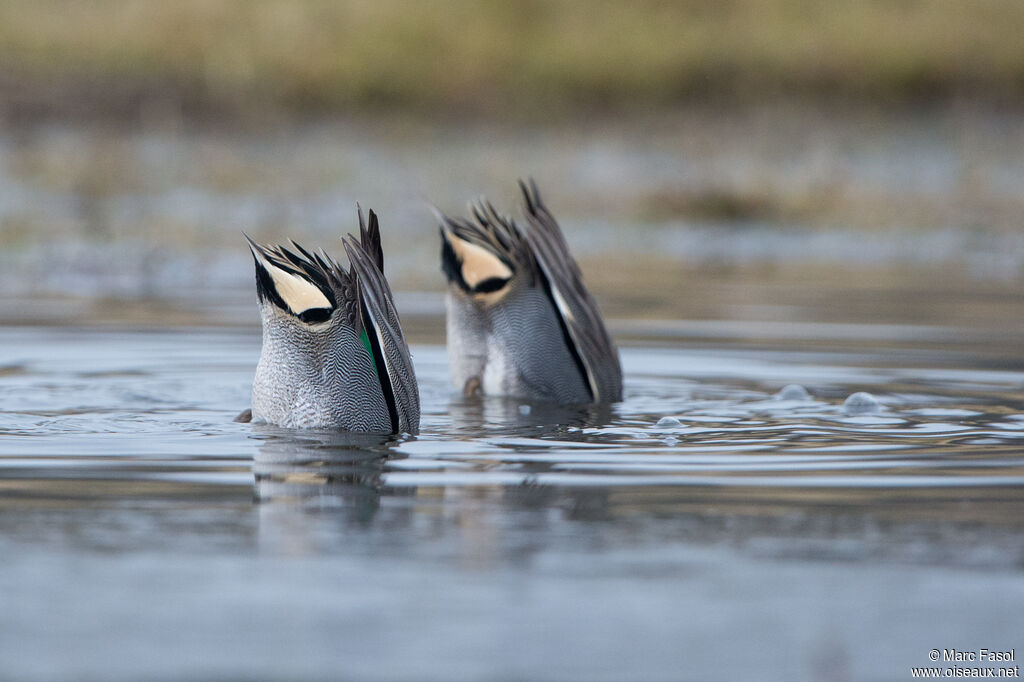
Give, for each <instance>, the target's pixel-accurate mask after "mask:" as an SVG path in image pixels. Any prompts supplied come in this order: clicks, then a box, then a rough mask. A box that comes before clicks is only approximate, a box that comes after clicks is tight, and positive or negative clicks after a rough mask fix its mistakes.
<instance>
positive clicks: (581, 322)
mask: <svg viewBox="0 0 1024 682" xmlns="http://www.w3.org/2000/svg"><path fill="white" fill-rule="evenodd" d="M519 187H520V189H521V190H522V194H523V201H524V206H523V219H524V222H523V224H518V223H516V222H515V221H514V220H513V219H511V218H509V217H505V216H501V215H499V214H498V213H497V211H495V209H494V207H493V206H492V205H491V204H490V203H489V202H487V201H486V200H483V199H481V200H480V201H478V202H476V203H474V204H471V205H470V212H471V214H472V219H464V218H450V217H448V216H446V215H444V214H442V213H440V212H438V213H437V217H438V221H439V223H440V230H441V270H442V271H443V272H444V274H445V277H446V278H447V280H448V293H447V296H446V309H447V337H448V358H449V368H450V372H451V378H452V382H453V383H454V384H455V387H456V388H458V389H460V390H462V392H463V393H464V394H466V395H471V394H474V393H482V394H484V395H504V396H513V397H520V398H528V399H532V400H540V401H547V402H555V403H561V404H588V403H612V402H617V401H620V400H622V367H621V365H620V362H619V354H618V350H617V349H616V348H615V345H614V344H613V343H612V340H611V336H610V335H609V334H608V330H607V329H606V328H605V325H604V321H603V320H602V319H601V313H600V311H599V310H598V308H597V304H596V302H595V301H594V299H593V297H592V296H591V295H590V292H589V291H588V290H587V288H586V286H585V285H584V283H583V275H582V274H581V272H580V269H579V266H578V265H577V264H576V261H575V260H574V259H573V257H572V255H571V254H570V253H569V246H568V244H567V243H566V241H565V237H564V236H563V235H562V230H561V228H560V227H559V226H558V222H557V221H556V220H555V218H554V216H553V215H552V214H551V212H550V211H549V210H548V208H547V206H545V204H544V202H543V200H542V199H541V196H540V192H539V191H538V189H537V185H536V183H534V182H533V181H532V180H531V181H530V182H529V184H527V183H525V182H523V181H520V182H519Z"/></svg>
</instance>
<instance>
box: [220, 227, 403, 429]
mask: <svg viewBox="0 0 1024 682" xmlns="http://www.w3.org/2000/svg"><path fill="white" fill-rule="evenodd" d="M358 213H359V239H358V240H357V239H356V238H355V237H353V236H352V235H349V236H347V237H345V238H344V241H343V244H344V247H345V251H346V253H347V254H348V261H349V268H348V269H345V268H344V267H342V266H341V265H340V264H339V263H338V262H337V261H335V260H334V259H333V258H331V257H330V256H329V255H327V253H326V252H324V251H323V250H321V251H320V252H318V253H311V252H309V251H307V250H306V249H304V248H302V247H301V246H299V245H298V244H296V243H295V242H292V243H291V248H286V247H284V246H269V245H267V246H265V245H261V244H257V243H256V242H254V241H253V240H252V239H249V237H248V236H246V239H248V240H249V247H250V249H251V251H252V255H253V259H254V261H255V266H256V293H257V297H258V299H259V307H260V317H261V319H262V324H263V347H262V350H261V351H260V359H259V364H258V365H257V367H256V377H255V379H254V381H253V387H252V411H251V419H252V420H253V421H263V422H267V423H270V424H275V425H277V426H284V427H292V428H320V429H338V430H345V431H356V432H375V433H403V432H404V433H416V432H417V430H418V429H419V421H420V405H419V389H418V387H417V384H416V375H415V373H414V371H413V366H412V359H411V358H410V355H409V347H408V345H407V343H406V341H405V336H404V335H403V333H402V327H401V325H400V324H399V320H398V313H397V312H396V310H395V305H394V300H393V297H392V294H391V288H390V286H389V285H388V282H387V279H385V277H384V254H383V251H382V249H381V242H380V226H379V223H378V220H377V215H376V214H375V213H374V212H373V211H370V212H369V221H368V224H367V221H365V220H364V218H363V212H362V210H361V209H360V210H359V211H358ZM239 419H240V420H242V421H245V413H243V415H242V416H240V418H239Z"/></svg>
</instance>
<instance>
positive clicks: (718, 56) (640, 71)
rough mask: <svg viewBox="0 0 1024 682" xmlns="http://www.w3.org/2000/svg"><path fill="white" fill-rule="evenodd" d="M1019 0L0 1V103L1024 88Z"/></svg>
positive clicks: (130, 108) (73, 116) (496, 102)
mask: <svg viewBox="0 0 1024 682" xmlns="http://www.w3.org/2000/svg"><path fill="white" fill-rule="evenodd" d="M1022 25H1024V5H1022V4H1021V3H1019V2H1014V1H1013V0H977V1H975V2H952V1H947V0H943V1H939V2H889V1H885V0H865V1H864V2H857V3H841V4H836V3H829V2H822V1H807V0H804V1H798V2H794V1H792V0H723V1H720V2H707V1H705V0H685V1H682V2H673V3H665V2H657V1H656V0H638V1H637V2H633V3H628V4H623V3H615V2H574V1H572V0H563V1H561V2H540V3H538V2H530V1H526V0H519V1H512V2H507V3H477V2H472V1H471V0H456V1H454V2H447V3H428V4H416V3H414V4H409V3H405V2H401V1H400V0H376V1H375V2H366V1H358V0H357V1H350V2H338V3H327V2H315V1H305V2H283V1H274V0H267V1H264V2H244V1H243V0H215V1H206V0H182V1H181V2H176V3H160V2H151V1H146V0H137V1H134V2H124V3H79V2H72V1H71V0H46V1H43V2H35V3H22V2H12V1H9V0H8V1H4V2H0V121H4V122H6V123H7V124H8V125H18V124H24V123H32V122H37V121H39V120H51V121H52V120H65V121H66V120H76V121H83V120H94V121H104V120H106V121H113V122H117V123H119V124H125V123H131V122H133V121H141V122H146V121H151V120H156V121H160V120H174V119H180V120H184V121H191V122H196V121H198V122H219V123H221V124H228V125H241V124H246V123H256V124H258V125H259V124H261V125H266V124H271V125H273V124H280V123H281V122H283V121H289V120H309V119H317V118H322V117H332V116H353V115H361V114H362V115H368V116H374V115H376V114H378V113H381V112H389V113H393V112H395V111H402V112H406V113H407V114H410V115H413V116H420V117H424V118H431V117H442V118H446V119H448V120H465V119H474V118H485V119H495V120H501V121H516V120H519V121H530V122H547V121H552V120H573V119H581V118H588V117H591V116H598V117H601V116H613V117H617V116H634V115H637V114H642V113H644V112H650V111H655V110H665V109H669V110H671V109H674V108H678V107H680V106H684V107H686V106H700V107H707V108H709V109H718V110H730V109H734V108H740V109H742V108H745V107H751V106H754V107H756V106H759V105H762V104H765V103H769V104H770V103H772V102H780V101H795V102H803V103H805V104H827V105H830V106H833V107H835V108H837V109H843V108H845V107H849V106H862V105H868V106H878V107H880V108H885V109H888V110H898V109H903V110H913V109H917V108H921V107H925V108H939V109H941V108H944V107H948V106H951V105H952V106H957V105H961V104H970V105H972V106H982V107H984V108H987V109H1002V108H1008V109H1011V110H1015V111H1020V109H1021V108H1022V107H1024V43H1022V41H1021V40H1020V35H1019V27H1020V26H1022Z"/></svg>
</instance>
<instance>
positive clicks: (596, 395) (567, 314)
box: [548, 277, 601, 402]
mask: <svg viewBox="0 0 1024 682" xmlns="http://www.w3.org/2000/svg"><path fill="white" fill-rule="evenodd" d="M550 279H551V278H550V277H549V278H548V285H549V286H550V288H551V296H552V297H553V298H554V299H555V307H557V308H558V312H559V313H560V314H561V315H562V319H563V320H565V327H566V329H568V330H569V336H570V337H571V339H572V343H573V345H575V346H576V354H577V355H578V356H579V358H580V361H581V362H582V363H583V369H584V370H585V372H586V375H587V384H589V385H590V395H591V397H592V398H593V399H594V402H600V401H601V392H600V391H598V390H597V377H595V376H594V373H593V371H591V369H590V366H589V365H588V364H587V360H586V358H584V357H583V353H582V352H580V344H579V342H578V341H577V339H576V332H575V331H574V330H573V324H575V322H576V317H575V316H574V315H573V314H572V308H570V307H569V304H568V303H567V302H566V300H565V298H564V297H563V296H562V292H561V291H559V290H558V287H556V286H555V284H554V282H551V281H550Z"/></svg>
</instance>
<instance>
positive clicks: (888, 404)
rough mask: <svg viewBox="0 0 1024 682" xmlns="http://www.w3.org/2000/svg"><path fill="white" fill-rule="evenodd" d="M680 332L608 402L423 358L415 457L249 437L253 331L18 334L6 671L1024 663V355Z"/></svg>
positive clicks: (639, 357)
mask: <svg viewBox="0 0 1024 682" xmlns="http://www.w3.org/2000/svg"><path fill="white" fill-rule="evenodd" d="M648 326H658V325H655V324H654V323H651V325H648ZM663 327H664V325H663ZM671 329H672V328H671V325H668V326H667V327H664V329H663V332H664V333H662V334H661V335H657V338H656V339H655V340H653V341H648V342H646V343H642V342H641V341H637V342H634V343H632V344H630V345H627V346H626V347H624V348H623V362H624V368H625V374H626V387H625V400H624V401H623V402H622V403H620V404H618V405H615V406H612V407H610V408H587V409H568V408H552V407H550V406H544V405H540V404H530V403H527V402H524V401H515V400H511V401H510V400H498V399H485V400H465V399H461V398H458V397H453V396H452V395H451V394H450V392H449V390H448V386H447V379H446V359H445V354H444V349H443V348H442V347H440V346H436V345H414V346H413V349H412V350H413V358H414V362H415V364H416V369H417V373H418V375H419V378H420V386H421V391H422V404H423V407H424V410H423V412H424V414H423V423H422V433H421V434H420V435H419V436H417V437H409V436H405V437H401V438H397V439H384V438H376V437H365V436H362V437H353V436H349V435H344V434H338V433H330V432H298V431H289V430H284V429H276V428H273V427H268V426H259V425H249V424H238V423H234V422H232V421H231V419H232V417H234V415H235V414H236V413H237V412H238V411H240V410H241V409H242V408H243V407H246V406H247V402H248V392H249V386H250V382H251V378H252V371H253V368H254V365H255V361H256V357H257V354H258V350H259V339H258V332H256V331H255V330H253V329H210V328H170V329H163V330H152V329H150V330H131V329H120V330H112V329H107V330H86V329H74V328H51V327H6V328H2V329H0V348H3V349H4V356H3V365H2V367H0V381H2V385H3V391H2V392H0V510H2V511H0V552H2V555H3V557H4V561H3V562H2V564H0V594H2V595H4V596H3V610H4V618H3V619H0V660H2V661H4V665H3V670H4V675H5V676H11V677H12V678H18V679H51V678H54V677H64V678H67V677H76V678H82V679H101V678H102V679H137V678H139V677H146V678H153V677H156V678H168V679H182V678H197V677H199V678H220V677H231V678H264V679H275V678H281V677H288V678H298V679H315V678H324V677H343V678H352V677H359V678H371V679H372V678H380V679H452V678H474V679H476V678H485V679H623V678H626V677H630V678H642V679H680V678H681V679H709V678H720V677H722V676H726V675H737V676H740V677H742V678H757V679H903V678H906V677H909V670H910V667H911V666H917V665H927V664H928V663H927V653H928V651H929V650H930V649H932V648H940V649H941V648H950V647H956V648H970V647H975V648H977V647H988V648H1006V649H1009V648H1011V647H1013V646H1017V645H1020V644H1021V641H1020V633H1021V628H1020V624H1021V620H1020V609H1019V607H1020V604H1021V603H1024V580H1022V574H1021V572H1022V568H1024V513H1022V512H1024V486H1022V484H1024V447H1022V446H1024V367H1022V366H1021V363H1020V361H1019V358H1017V357H1015V355H1016V350H1015V348H1014V347H1013V345H1012V344H1008V345H999V344H995V345H994V346H993V347H990V348H987V349H986V351H985V352H983V353H970V352H965V351H963V350H962V349H960V348H958V347H957V346H956V345H955V344H953V345H952V347H946V346H944V345H942V344H931V345H929V346H928V347H927V348H920V347H914V346H913V344H909V345H908V344H906V343H904V344H902V345H900V346H893V345H891V344H889V345H885V344H879V345H878V346H877V347H875V348H866V349H865V348H854V349H846V350H836V349H835V348H833V349H822V348H820V347H815V346H814V345H813V344H811V345H807V344H806V343H804V344H803V345H801V343H800V342H798V341H793V342H791V343H789V344H788V346H787V347H786V348H785V349H779V348H777V347H776V348H774V349H772V348H767V347H765V348H762V347H751V346H750V345H749V344H748V345H744V346H737V345H721V344H715V345H710V344H707V343H706V342H703V343H702V342H701V341H700V339H699V338H697V339H693V338H691V339H689V340H686V339H684V338H680V337H676V338H675V339H674V340H673V339H672V338H671V336H672V331H671ZM872 329H874V328H872V327H865V328H862V330H861V331H862V332H863V334H867V335H870V333H869V332H870V331H871V330H872ZM835 331H836V330H835V329H832V330H831V332H829V330H828V328H826V329H825V331H824V332H823V333H825V334H826V336H827V335H828V333H834V332H835ZM875 331H876V332H878V334H877V335H884V333H883V332H884V329H882V331H879V330H878V329H876V330H875ZM792 384H799V385H800V386H802V387H803V388H804V389H805V390H806V393H803V392H801V391H800V389H799V388H794V387H792V386H790V385H792ZM787 386H789V387H788V388H787ZM780 392H781V393H780ZM856 392H867V393H870V394H871V396H873V397H874V398H875V399H876V401H877V402H871V401H870V400H865V401H862V402H861V403H859V404H858V403H856V402H851V403H846V402H845V401H846V399H847V398H848V396H850V395H851V394H853V393H856Z"/></svg>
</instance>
